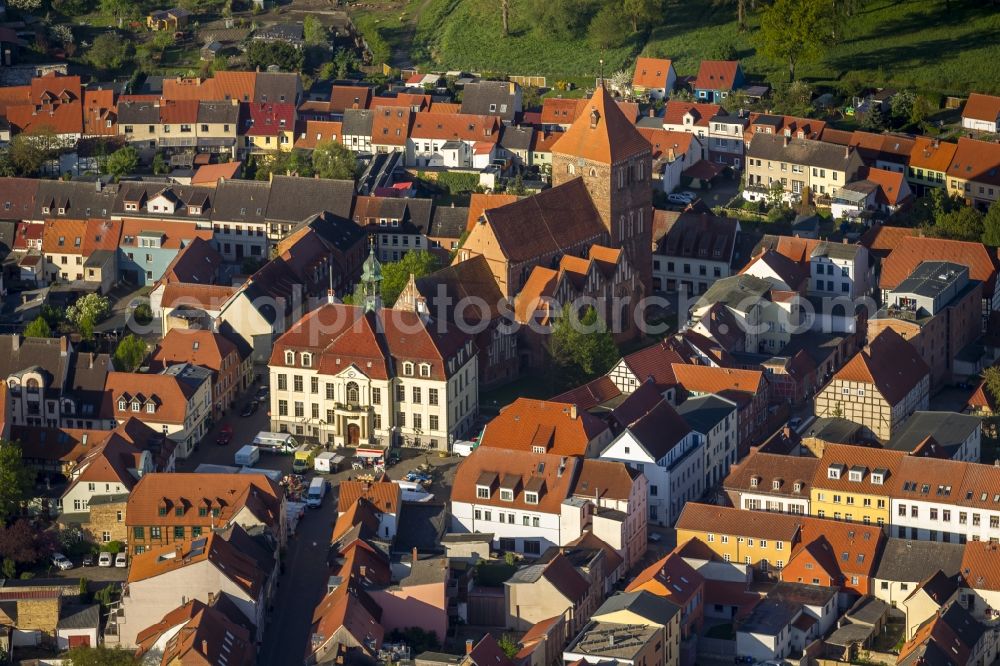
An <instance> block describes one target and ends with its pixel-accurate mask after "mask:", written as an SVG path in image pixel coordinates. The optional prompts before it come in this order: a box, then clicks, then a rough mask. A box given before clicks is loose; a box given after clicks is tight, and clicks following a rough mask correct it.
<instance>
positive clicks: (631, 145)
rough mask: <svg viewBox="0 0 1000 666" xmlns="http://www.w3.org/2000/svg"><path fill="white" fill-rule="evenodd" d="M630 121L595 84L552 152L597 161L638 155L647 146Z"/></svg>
mask: <svg viewBox="0 0 1000 666" xmlns="http://www.w3.org/2000/svg"><path fill="white" fill-rule="evenodd" d="M634 121H635V118H634V117H633V118H632V119H629V118H628V117H627V116H626V115H625V114H624V113H623V112H622V110H621V109H620V108H619V107H618V105H617V104H616V103H615V101H614V99H612V97H611V94H610V93H609V92H608V91H607V89H605V88H604V86H598V87H597V90H596V91H595V92H594V95H593V97H591V98H590V101H589V103H588V104H587V106H586V108H585V109H584V110H583V112H582V113H580V115H579V117H578V118H577V119H576V120H575V121H574V122H573V124H572V125H571V126H570V128H569V129H568V130H566V132H565V133H564V134H563V136H562V138H560V139H559V141H558V142H557V143H556V145H555V146H553V147H552V152H553V153H559V154H562V155H570V156H573V157H578V158H582V159H586V160H590V161H592V162H598V163H601V164H615V163H618V162H620V161H622V160H624V159H628V158H629V157H633V156H635V155H640V154H642V153H645V152H647V151H648V150H649V149H650V148H649V143H648V142H647V141H646V139H644V138H643V136H642V135H641V134H639V132H637V131H636V129H635V125H634Z"/></svg>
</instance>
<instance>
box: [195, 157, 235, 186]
mask: <svg viewBox="0 0 1000 666" xmlns="http://www.w3.org/2000/svg"><path fill="white" fill-rule="evenodd" d="M242 165H243V163H242V162H223V163H222V164H205V165H203V166H200V167H198V170H197V171H195V172H194V176H192V177H191V184H192V185H210V186H215V185H216V183H218V182H219V180H220V179H230V178H234V177H235V176H236V174H237V173H239V170H240V167H241V166H242Z"/></svg>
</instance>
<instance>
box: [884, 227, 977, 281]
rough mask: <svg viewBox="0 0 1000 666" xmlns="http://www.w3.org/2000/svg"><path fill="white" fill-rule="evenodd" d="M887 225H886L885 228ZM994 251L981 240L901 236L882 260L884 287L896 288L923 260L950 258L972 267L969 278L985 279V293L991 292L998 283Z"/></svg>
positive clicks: (952, 260)
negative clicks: (978, 241)
mask: <svg viewBox="0 0 1000 666" xmlns="http://www.w3.org/2000/svg"><path fill="white" fill-rule="evenodd" d="M884 230H885V228H883V231H884ZM995 259H996V257H995V255H993V254H991V253H990V251H989V250H988V249H987V248H986V246H985V245H983V244H982V243H970V242H967V241H956V240H947V239H943V238H916V237H908V238H906V239H905V241H903V240H902V239H900V242H898V243H897V244H896V245H895V246H894V248H893V250H892V252H890V254H889V256H888V257H887V258H886V259H885V260H884V261H883V262H882V274H881V277H880V278H879V287H880V288H881V289H884V290H886V289H895V288H896V287H897V286H898V285H899V283H900V282H902V281H903V280H905V279H906V278H908V277H909V276H910V274H911V273H913V271H914V269H916V268H917V266H919V265H920V263H921V262H924V261H951V262H954V263H956V264H960V265H962V266H968V267H969V279H971V280H979V281H980V282H982V283H983V296H992V295H993V290H994V288H995V286H996V277H997V269H996V264H995Z"/></svg>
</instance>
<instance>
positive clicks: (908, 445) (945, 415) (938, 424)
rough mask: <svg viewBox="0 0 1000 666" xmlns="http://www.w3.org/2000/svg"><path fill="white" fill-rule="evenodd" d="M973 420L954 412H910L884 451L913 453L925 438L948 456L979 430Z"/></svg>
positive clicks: (980, 422) (975, 419)
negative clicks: (930, 438)
mask: <svg viewBox="0 0 1000 666" xmlns="http://www.w3.org/2000/svg"><path fill="white" fill-rule="evenodd" d="M982 426H983V423H982V421H981V420H980V419H979V418H978V417H976V416H970V415H969V414H958V413H956V412H914V413H913V416H911V417H910V418H908V419H906V421H904V422H903V425H902V426H900V428H899V430H897V431H896V432H895V433H894V434H893V437H892V439H890V440H889V441H888V442H887V443H886V445H885V448H887V449H894V450H896V451H913V450H914V449H916V448H917V446H919V445H920V443H921V442H923V441H924V439H926V438H927V437H933V438H934V440H935V441H936V442H937V443H938V445H939V446H941V447H942V448H944V449H945V451H947V452H948V453H949V455H951V453H952V451H953V450H954V449H956V448H958V447H959V446H961V445H962V443H963V442H964V441H965V440H966V439H968V437H969V436H970V435H972V433H973V432H974V431H975V430H977V429H980V428H982Z"/></svg>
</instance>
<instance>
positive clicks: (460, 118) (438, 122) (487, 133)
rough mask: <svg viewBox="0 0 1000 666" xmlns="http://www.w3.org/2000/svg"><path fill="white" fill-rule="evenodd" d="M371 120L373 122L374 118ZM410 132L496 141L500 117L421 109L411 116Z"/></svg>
mask: <svg viewBox="0 0 1000 666" xmlns="http://www.w3.org/2000/svg"><path fill="white" fill-rule="evenodd" d="M372 122H373V124H374V120H373V121H372ZM410 134H411V136H412V137H413V138H419V139H445V140H461V141H488V142H490V143H496V142H497V141H499V140H500V119H499V118H497V117H496V116H477V115H472V114H469V113H456V114H453V113H432V112H430V111H421V112H420V113H417V114H414V116H413V126H412V129H411V130H410Z"/></svg>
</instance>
